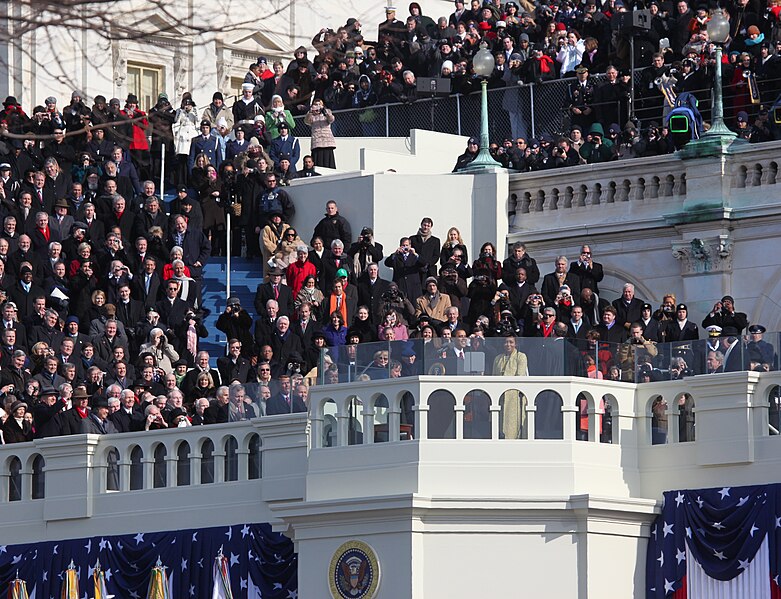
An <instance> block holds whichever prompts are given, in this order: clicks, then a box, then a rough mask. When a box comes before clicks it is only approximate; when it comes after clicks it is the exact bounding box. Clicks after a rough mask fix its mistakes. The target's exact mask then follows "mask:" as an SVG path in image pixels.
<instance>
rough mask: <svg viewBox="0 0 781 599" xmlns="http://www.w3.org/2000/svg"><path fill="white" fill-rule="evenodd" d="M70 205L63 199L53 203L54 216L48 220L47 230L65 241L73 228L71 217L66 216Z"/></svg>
mask: <svg viewBox="0 0 781 599" xmlns="http://www.w3.org/2000/svg"><path fill="white" fill-rule="evenodd" d="M69 209H70V204H69V203H68V200H66V199H65V198H60V199H58V200H57V201H56V202H54V216H53V217H52V218H50V219H49V228H50V229H51V230H52V231H54V232H56V233H57V235H59V238H60V239H65V238H66V237H67V236H68V235H70V232H71V227H72V226H73V217H72V216H70V215H68V210H69Z"/></svg>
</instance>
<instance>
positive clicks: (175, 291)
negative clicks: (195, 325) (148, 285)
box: [155, 279, 190, 329]
mask: <svg viewBox="0 0 781 599" xmlns="http://www.w3.org/2000/svg"><path fill="white" fill-rule="evenodd" d="M155 308H156V309H157V312H158V314H160V323H161V324H163V325H165V326H166V327H168V328H169V329H173V328H174V327H176V325H178V324H179V323H180V322H182V321H183V320H184V317H185V315H186V314H187V311H188V310H190V304H188V303H187V302H186V301H184V300H183V299H181V298H179V281H177V280H176V279H168V280H167V281H166V282H165V297H164V298H163V299H161V300H160V301H159V302H157V304H156V306H155Z"/></svg>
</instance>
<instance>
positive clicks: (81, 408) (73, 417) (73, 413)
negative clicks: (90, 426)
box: [46, 385, 89, 436]
mask: <svg viewBox="0 0 781 599" xmlns="http://www.w3.org/2000/svg"><path fill="white" fill-rule="evenodd" d="M88 404H89V395H87V390H86V388H85V387H83V386H81V385H79V386H78V387H76V388H75V389H74V390H73V395H72V396H71V406H72V407H71V408H70V409H69V410H65V411H64V412H59V413H58V414H57V415H56V416H55V417H54V421H55V422H53V423H52V427H51V432H55V435H52V436H60V435H80V434H81V421H82V420H84V419H85V418H87V416H88V415H89V408H88ZM46 436H49V435H48V434H47V435H46Z"/></svg>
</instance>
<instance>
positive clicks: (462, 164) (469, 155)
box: [453, 137, 480, 173]
mask: <svg viewBox="0 0 781 599" xmlns="http://www.w3.org/2000/svg"><path fill="white" fill-rule="evenodd" d="M479 152H480V140H479V139H478V138H476V137H470V138H469V139H468V140H467V142H466V151H465V152H464V153H463V154H461V155H460V156H459V157H458V158H457V159H456V165H455V166H454V167H453V172H454V173H457V172H458V171H460V170H461V169H464V168H466V167H467V166H469V164H470V163H471V162H472V161H473V160H474V159H475V158H477V154H478V153H479Z"/></svg>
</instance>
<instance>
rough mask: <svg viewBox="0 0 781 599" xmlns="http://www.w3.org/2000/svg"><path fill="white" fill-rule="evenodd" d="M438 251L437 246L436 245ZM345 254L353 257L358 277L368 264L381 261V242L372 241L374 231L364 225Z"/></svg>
mask: <svg viewBox="0 0 781 599" xmlns="http://www.w3.org/2000/svg"><path fill="white" fill-rule="evenodd" d="M438 253H439V247H438V246H437V254H438ZM347 255H348V256H349V257H350V258H352V259H353V266H354V267H355V269H354V271H355V276H356V277H360V276H361V274H362V273H363V272H364V271H365V270H366V269H367V268H368V267H369V265H370V264H378V263H379V262H381V261H382V258H383V254H382V244H381V243H377V242H376V241H374V231H373V230H372V229H371V228H370V227H364V228H363V229H361V234H360V235H359V236H358V241H356V242H355V243H353V244H352V245H351V246H350V249H349V250H347ZM356 257H357V259H356Z"/></svg>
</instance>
